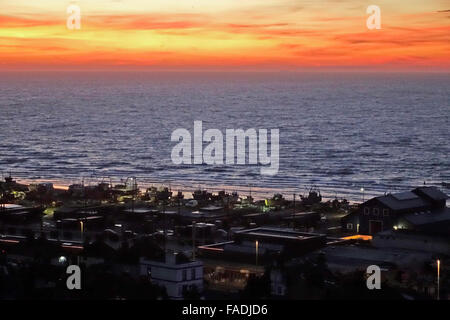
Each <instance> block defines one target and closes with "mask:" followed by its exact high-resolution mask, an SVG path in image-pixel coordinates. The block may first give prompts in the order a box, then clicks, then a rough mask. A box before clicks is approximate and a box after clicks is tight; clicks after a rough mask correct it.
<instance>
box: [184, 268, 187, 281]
mask: <svg viewBox="0 0 450 320" xmlns="http://www.w3.org/2000/svg"><path fill="white" fill-rule="evenodd" d="M186 279H187V272H186V269H184V270H183V281H186Z"/></svg>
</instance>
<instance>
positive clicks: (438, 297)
mask: <svg viewBox="0 0 450 320" xmlns="http://www.w3.org/2000/svg"><path fill="white" fill-rule="evenodd" d="M440 269H441V260H439V259H438V260H437V299H438V300H439V299H440V283H439V280H440V279H439V278H440V272H441V270H440Z"/></svg>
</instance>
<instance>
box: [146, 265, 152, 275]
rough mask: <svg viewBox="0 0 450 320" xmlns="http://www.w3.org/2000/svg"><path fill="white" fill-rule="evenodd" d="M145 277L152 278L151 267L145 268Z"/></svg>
mask: <svg viewBox="0 0 450 320" xmlns="http://www.w3.org/2000/svg"><path fill="white" fill-rule="evenodd" d="M147 275H148V276H149V277H151V276H152V267H147Z"/></svg>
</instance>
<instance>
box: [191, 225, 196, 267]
mask: <svg viewBox="0 0 450 320" xmlns="http://www.w3.org/2000/svg"><path fill="white" fill-rule="evenodd" d="M195 227H196V222H195V221H192V260H194V261H195Z"/></svg>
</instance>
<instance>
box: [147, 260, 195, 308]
mask: <svg viewBox="0 0 450 320" xmlns="http://www.w3.org/2000/svg"><path fill="white" fill-rule="evenodd" d="M140 274H141V276H149V277H150V279H151V281H152V283H154V284H157V285H160V286H163V287H165V288H166V291H167V295H168V296H169V298H171V299H183V290H188V289H191V288H192V287H193V286H196V287H197V290H198V292H202V291H203V262H201V261H191V260H186V258H184V259H181V257H180V256H177V253H167V254H166V259H165V262H162V261H152V260H147V259H146V258H141V259H140Z"/></svg>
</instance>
